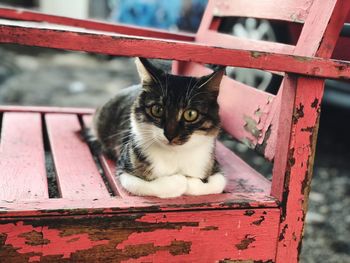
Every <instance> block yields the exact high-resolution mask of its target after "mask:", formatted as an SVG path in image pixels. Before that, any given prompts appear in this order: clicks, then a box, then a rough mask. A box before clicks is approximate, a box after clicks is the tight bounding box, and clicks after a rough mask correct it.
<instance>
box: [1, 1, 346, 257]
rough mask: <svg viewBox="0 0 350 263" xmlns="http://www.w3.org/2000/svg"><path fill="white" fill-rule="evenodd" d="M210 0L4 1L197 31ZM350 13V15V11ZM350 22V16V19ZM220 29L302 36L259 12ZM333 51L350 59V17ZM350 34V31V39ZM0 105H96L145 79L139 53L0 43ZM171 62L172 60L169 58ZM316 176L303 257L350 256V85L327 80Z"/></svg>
mask: <svg viewBox="0 0 350 263" xmlns="http://www.w3.org/2000/svg"><path fill="white" fill-rule="evenodd" d="M206 3H207V0H171V1H161V0H99V1H97V0H74V1H70V2H69V5H68V4H67V1H61V0H0V4H2V5H10V6H16V7H21V8H22V7H24V8H30V9H33V10H37V11H42V12H45V13H50V14H56V15H63V16H70V17H75V18H82V19H87V18H92V19H98V20H104V21H109V22H117V23H125V24H132V25H138V26H146V27H155V28H158V29H166V30H171V31H187V32H196V30H197V28H198V26H199V23H200V21H201V17H202V15H203V12H204V8H205V6H206ZM349 18H350V16H349ZM349 21H350V19H349ZM220 31H221V32H224V33H227V34H232V35H236V36H240V37H246V38H251V39H258V40H266V41H272V42H281V43H291V44H293V43H295V41H296V39H297V38H298V36H299V33H300V28H299V27H298V25H286V24H281V23H277V22H272V21H266V20H261V19H254V18H232V19H227V20H226V21H225V22H224V23H223V25H222V26H221V28H220ZM341 36H342V37H344V38H342V40H341V41H342V42H341V43H340V45H339V47H338V49H337V50H336V51H335V52H334V54H333V57H334V58H342V59H346V60H350V41H349V40H346V38H345V37H349V36H350V24H345V25H344V27H343V30H342V33H341ZM348 39H350V38H348ZM0 58H1V59H0V104H3V105H4V104H10V105H54V106H73V107H97V106H99V105H101V104H103V103H104V102H105V101H107V100H108V99H109V98H111V97H112V96H113V95H114V94H115V93H116V91H117V90H118V89H120V88H124V87H127V86H129V85H131V84H135V83H138V81H139V78H138V76H137V74H136V70H135V66H134V62H133V59H130V58H122V57H111V56H104V55H97V54H87V53H84V52H68V51H57V50H52V49H43V48H35V47H24V46H16V45H0ZM165 65H166V66H169V65H170V64H169V62H166V63H165ZM227 74H228V75H230V76H231V77H233V78H235V79H236V80H238V81H241V82H243V83H246V84H249V85H251V86H254V87H256V88H257V89H261V90H265V91H267V92H270V93H273V94H275V93H276V92H277V90H278V87H279V85H280V82H281V77H280V76H278V75H274V74H271V73H269V72H264V71H259V70H251V69H243V68H229V69H228V70H227ZM322 106H323V107H322V114H321V121H320V132H319V137H318V144H317V152H316V160H315V168H314V179H313V182H312V191H311V193H310V202H309V212H308V214H307V218H306V222H307V226H306V232H305V238H304V242H303V248H302V252H301V261H300V262H310V263H311V262H334V263H342V262H344V263H347V262H350V242H349V240H350V213H349V211H350V151H349V149H350V140H349V134H350V132H349V130H350V124H349V122H350V84H349V83H348V82H339V81H332V80H327V83H326V90H325V97H324V101H323V105H322ZM223 140H224V141H225V143H226V144H228V145H229V146H230V147H231V148H232V149H233V150H234V151H235V152H236V153H238V154H239V155H240V156H241V157H242V158H244V159H245V160H246V161H247V162H249V163H250V164H251V165H252V166H253V167H254V168H255V169H257V170H258V171H260V172H261V173H262V174H264V175H266V176H267V177H270V176H271V165H270V164H269V163H267V162H265V161H264V159H263V158H262V157H260V156H258V155H255V154H254V153H252V151H250V150H249V149H248V147H246V146H245V145H243V144H239V143H237V142H235V141H233V140H230V139H229V138H228V137H227V136H224V137H223Z"/></svg>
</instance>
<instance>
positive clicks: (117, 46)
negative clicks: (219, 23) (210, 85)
mask: <svg viewBox="0 0 350 263" xmlns="http://www.w3.org/2000/svg"><path fill="white" fill-rule="evenodd" d="M11 23H12V24H14V22H10V23H9V24H11ZM0 43H17V44H21V45H30V46H39V47H50V48H58V49H68V50H76V51H86V52H95V53H103V54H110V55H120V56H142V57H146V58H160V59H174V60H179V61H194V62H199V63H209V64H218V65H226V66H240V67H247V68H257V69H266V70H274V71H285V72H291V73H299V74H303V75H310V76H318V77H327V78H343V79H350V63H349V62H344V61H335V60H327V59H322V58H315V57H303V56H292V55H284V54H277V53H269V52H258V51H254V50H238V49H225V48H221V47H211V46H208V45H203V44H195V43H188V42H181V41H170V40H160V39H151V38H145V39H142V38H138V37H132V36H120V35H119V36H118V35H113V34H107V33H106V34H97V33H82V32H72V31H60V30H54V29H47V28H45V29H38V28H30V27H24V26H18V25H1V26H0Z"/></svg>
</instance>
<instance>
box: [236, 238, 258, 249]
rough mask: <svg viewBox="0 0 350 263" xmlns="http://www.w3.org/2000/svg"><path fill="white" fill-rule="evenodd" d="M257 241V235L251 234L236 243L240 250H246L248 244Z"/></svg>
mask: <svg viewBox="0 0 350 263" xmlns="http://www.w3.org/2000/svg"><path fill="white" fill-rule="evenodd" d="M254 241H255V237H253V236H251V235H249V234H248V235H245V237H244V239H242V240H241V242H240V243H239V244H236V245H235V246H236V248H237V249H239V250H245V249H247V248H248V246H249V245H250V244H251V243H253V242H254Z"/></svg>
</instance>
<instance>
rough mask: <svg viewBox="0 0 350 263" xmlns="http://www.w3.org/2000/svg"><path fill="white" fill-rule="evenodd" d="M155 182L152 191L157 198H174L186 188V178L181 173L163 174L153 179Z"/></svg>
mask: <svg viewBox="0 0 350 263" xmlns="http://www.w3.org/2000/svg"><path fill="white" fill-rule="evenodd" d="M153 182H154V183H156V188H157V190H155V191H154V192H155V193H156V196H157V197H159V198H174V197H178V196H181V195H183V194H184V193H185V192H186V189H187V179H186V177H185V176H183V175H181V174H174V175H171V176H164V177H160V178H157V179H156V180H154V181H153Z"/></svg>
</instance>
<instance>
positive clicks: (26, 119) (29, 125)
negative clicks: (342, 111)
mask: <svg viewBox="0 0 350 263" xmlns="http://www.w3.org/2000/svg"><path fill="white" fill-rule="evenodd" d="M349 10H350V1H347V0H314V1H311V0H297V1H296V0H283V1H282V0H279V1H277V0H276V1H273V0H265V1H258V0H251V1H243V0H231V1H225V0H216V1H209V3H208V6H207V9H206V11H205V14H204V17H203V20H202V23H201V26H200V29H199V31H198V33H197V34H196V35H182V34H173V33H168V32H163V31H155V30H148V29H143V28H137V27H126V26H122V25H113V24H107V23H101V22H96V21H85V20H78V19H71V18H64V17H57V16H51V15H45V14H39V13H34V12H27V11H18V10H12V9H6V8H1V9H0V17H2V18H5V19H7V20H1V21H0V24H1V25H0V42H1V43H17V44H21V45H30V46H40V47H49V48H57V49H68V50H77V51H87V52H96V53H103V54H110V55H123V56H143V57H148V58H162V59H172V60H176V61H178V62H174V67H173V71H174V72H175V73H178V74H190V75H200V74H204V73H206V72H207V71H209V69H208V68H205V67H203V66H201V65H200V64H197V63H194V62H198V63H212V64H221V65H228V66H240V67H247V68H258V69H264V70H271V71H278V72H285V73H284V79H283V82H282V85H281V87H280V89H279V92H278V94H277V95H276V96H274V95H272V94H268V93H266V92H262V91H258V90H256V89H253V88H251V87H249V86H246V85H244V84H242V83H238V82H236V81H234V80H232V79H229V78H228V77H225V79H224V81H223V83H222V86H221V90H220V97H219V103H220V106H221V112H220V114H221V118H222V123H223V127H224V129H225V130H226V131H227V132H229V133H230V134H231V135H233V136H234V137H235V138H236V139H238V140H240V141H242V142H245V143H247V144H248V145H249V146H250V147H252V148H254V149H256V150H257V151H259V152H260V153H261V154H263V155H264V156H265V158H266V159H268V160H274V166H273V177H272V181H269V180H267V179H265V178H264V177H263V176H262V175H260V174H259V173H258V172H256V171H255V170H254V169H252V168H251V167H249V166H248V165H247V164H246V163H245V162H244V161H242V160H241V159H240V158H238V157H237V156H236V155H235V154H234V153H232V152H231V151H230V150H228V149H227V148H225V147H224V146H223V145H222V144H220V143H219V144H218V145H217V149H216V154H217V157H218V159H219V161H220V163H221V165H222V166H223V169H224V171H225V173H226V175H227V177H228V180H229V184H228V187H227V188H226V191H225V193H223V194H219V195H208V196H200V197H189V196H184V197H181V198H176V199H168V200H161V199H157V198H145V197H136V196H130V195H129V194H128V193H126V192H125V191H124V190H123V189H122V188H121V187H120V185H119V183H118V180H117V179H116V178H115V176H114V170H115V167H114V164H113V163H111V162H110V161H108V160H107V159H105V158H104V157H103V156H93V155H92V153H91V151H90V149H89V147H88V146H87V145H86V144H85V143H84V142H83V141H82V140H81V139H80V137H79V135H78V133H79V130H80V129H81V128H82V127H84V126H85V125H88V123H89V122H90V119H91V113H92V112H93V110H90V109H74V108H41V107H10V106H7V107H5V106H3V107H1V112H2V114H1V141H0V147H1V151H0V258H1V260H2V261H4V262H25V261H28V262H35V261H39V260H41V261H50V262H68V261H70V262H72V261H73V262H75V261H81V262H120V261H122V262H124V261H125V262H126V261H127V262H167V261H169V262H218V261H221V262H224V261H225V260H228V261H229V260H238V261H239V260H241V261H244V262H255V261H257V262H296V261H297V258H298V253H299V251H300V245H301V240H302V235H303V227H304V219H305V213H306V210H307V200H308V192H309V189H310V182H311V176H312V166H313V158H314V150H315V142H316V137H317V128H318V120H319V114H320V103H321V99H322V95H323V84H324V78H335V79H337V78H342V79H350V63H349V62H346V61H337V60H332V59H330V57H331V55H332V52H333V49H334V47H335V45H336V42H337V40H338V35H339V32H340V29H341V27H342V25H343V23H344V21H345V18H346V16H347V14H348V13H349ZM228 16H239V17H257V18H264V19H265V18H266V19H273V20H282V21H287V22H294V23H298V24H300V25H302V26H303V28H302V31H301V34H300V37H299V39H298V42H297V44H296V45H295V46H292V45H287V44H279V43H268V42H263V41H253V40H247V39H239V38H236V37H233V36H228V35H225V34H222V33H218V32H217V30H218V28H219V26H220V23H221V21H222V18H224V17H228ZM28 21H29V22H28ZM41 22H48V23H49V24H47V23H46V24H43V23H41ZM57 25H60V26H61V27H62V26H67V27H62V28H60V27H57ZM188 61H191V62H188ZM45 152H46V156H48V155H51V156H52V158H53V163H54V167H55V171H56V176H57V186H58V190H59V193H60V198H49V193H48V185H47V169H46V165H45ZM94 158H95V159H94ZM96 159H97V161H96ZM99 165H100V166H101V168H102V169H101V170H102V171H100V169H99ZM103 178H105V179H106V180H104V179H103ZM105 181H108V183H107V185H108V187H109V188H110V191H109V190H108V187H107V186H106V184H105Z"/></svg>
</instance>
